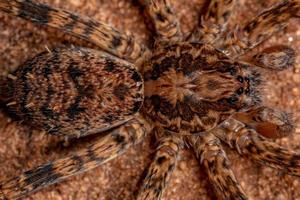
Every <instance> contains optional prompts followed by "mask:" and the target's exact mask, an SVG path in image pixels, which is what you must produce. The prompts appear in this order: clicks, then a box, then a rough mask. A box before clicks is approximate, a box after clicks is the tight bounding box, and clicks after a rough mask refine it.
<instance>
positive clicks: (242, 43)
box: [220, 0, 300, 56]
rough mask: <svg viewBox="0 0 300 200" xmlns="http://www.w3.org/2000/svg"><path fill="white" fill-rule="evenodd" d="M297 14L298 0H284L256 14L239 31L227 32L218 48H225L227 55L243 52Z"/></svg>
mask: <svg viewBox="0 0 300 200" xmlns="http://www.w3.org/2000/svg"><path fill="white" fill-rule="evenodd" d="M299 16H300V4H299V1H298V0H289V1H288V0H284V1H282V2H280V3H278V4H276V5H274V6H272V7H271V8H268V9H266V10H264V11H263V12H261V13H260V14H259V15H257V16H256V17H255V18H254V19H252V20H251V21H250V22H249V23H247V24H246V25H245V26H244V27H243V28H242V29H241V30H240V31H241V33H237V31H235V32H233V33H230V34H228V36H227V38H225V43H224V44H223V45H222V47H220V48H221V49H226V51H227V54H228V55H235V56H239V55H241V54H244V53H246V52H247V51H249V50H251V49H253V48H254V47H256V46H257V45H259V44H261V43H262V42H264V41H265V40H267V39H268V38H269V37H271V36H272V35H274V34H275V33H277V32H279V31H281V30H282V29H283V28H285V27H286V26H287V25H288V21H289V20H290V19H291V18H293V17H299Z"/></svg>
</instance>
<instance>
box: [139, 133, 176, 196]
mask: <svg viewBox="0 0 300 200" xmlns="http://www.w3.org/2000/svg"><path fill="white" fill-rule="evenodd" d="M181 146H182V140H181V138H179V137H177V136H176V135H169V136H165V137H163V138H162V139H161V140H160V145H159V146H158V147H157V150H156V154H155V157H154V160H153V162H152V163H151V165H150V166H149V168H148V169H147V174H146V177H145V179H144V181H143V185H142V187H141V189H140V191H139V193H138V196H137V200H146V199H147V200H158V199H161V196H162V193H163V191H164V188H165V187H166V185H167V183H168V181H169V179H170V177H171V174H172V172H173V170H174V168H175V166H176V164H177V160H178V152H179V150H180V149H181Z"/></svg>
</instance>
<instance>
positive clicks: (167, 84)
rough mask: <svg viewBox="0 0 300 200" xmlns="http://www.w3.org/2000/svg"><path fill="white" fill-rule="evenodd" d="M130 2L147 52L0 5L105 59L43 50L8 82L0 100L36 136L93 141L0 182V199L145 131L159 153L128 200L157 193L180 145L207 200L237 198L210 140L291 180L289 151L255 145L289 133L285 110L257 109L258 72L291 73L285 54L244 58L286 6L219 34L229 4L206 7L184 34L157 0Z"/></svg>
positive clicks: (108, 34)
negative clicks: (146, 37) (139, 13)
mask: <svg viewBox="0 0 300 200" xmlns="http://www.w3.org/2000/svg"><path fill="white" fill-rule="evenodd" d="M140 3H141V4H142V5H143V6H144V9H145V11H146V13H147V15H148V17H149V18H150V19H152V22H153V25H154V27H155V30H156V38H155V44H154V48H152V49H150V48H147V47H145V46H144V45H142V44H140V43H139V42H137V41H136V40H135V39H134V38H132V37H129V36H126V35H124V34H122V33H120V32H119V31H117V30H115V29H113V28H111V27H110V26H107V25H105V24H102V23H101V22H95V21H93V20H91V19H88V18H84V17H80V16H78V15H75V14H73V13H69V12H66V11H62V10H58V9H55V8H51V7H49V6H45V5H42V4H37V3H33V2H32V1H24V0H14V1H11V0H1V1H0V9H1V10H3V11H5V12H8V13H10V14H11V15H16V16H19V17H22V18H24V19H27V20H31V21H33V22H35V23H38V24H40V25H48V26H50V27H54V28H58V29H60V30H63V31H65V32H66V33H69V34H72V35H74V36H76V37H79V38H82V39H85V40H87V41H89V42H91V43H94V44H95V45H97V46H99V47H101V48H102V49H103V50H104V51H105V52H107V53H104V52H101V51H97V50H92V49H87V48H82V47H69V48H59V49H54V50H51V51H48V52H44V53H41V54H39V55H37V56H36V57H34V58H33V59H31V60H29V61H27V62H26V63H25V64H24V65H23V66H22V67H20V68H19V69H18V70H17V71H16V72H14V73H13V74H11V75H9V76H8V78H7V81H6V82H5V83H4V85H5V89H2V90H1V99H2V101H4V102H5V103H6V105H7V107H8V109H9V110H11V111H14V112H15V114H17V115H19V117H21V118H22V119H24V120H25V121H27V122H28V123H29V124H31V125H32V126H33V127H35V128H36V129H43V130H45V131H47V132H49V133H51V134H55V135H65V136H69V137H83V136H86V135H89V134H93V133H96V132H105V135H104V136H103V138H102V140H100V141H98V142H97V143H94V144H91V145H90V146H88V147H87V148H86V149H85V150H82V151H80V152H78V153H76V154H73V155H71V156H69V157H67V158H64V159H60V160H56V161H54V162H51V163H48V164H46V165H42V166H40V167H38V168H35V169H33V170H30V171H28V172H25V173H24V174H23V175H21V176H19V177H17V178H14V179H10V180H7V181H3V182H1V183H0V199H13V198H20V197H22V196H24V195H27V194H28V193H30V192H32V191H35V190H38V189H40V188H42V187H45V186H46V185H50V184H52V183H55V182H58V181H60V180H62V179H64V178H66V177H68V176H70V175H73V174H76V173H80V172H82V171H85V170H88V169H91V168H94V167H96V166H98V165H100V164H103V163H105V162H106V161H108V160H110V159H112V158H114V157H116V156H117V155H119V154H121V153H122V152H124V151H125V150H126V149H128V148H129V147H130V146H132V145H133V144H136V143H138V142H140V141H142V140H143V138H144V137H145V136H146V135H147V134H148V133H150V132H154V133H155V134H156V136H157V139H158V141H159V143H160V145H159V146H158V147H157V151H156V154H155V156H154V161H153V163H152V164H151V165H150V166H149V168H148V170H147V173H146V176H145V179H144V181H143V183H142V185H141V188H140V191H139V192H138V194H137V199H159V198H160V197H161V194H162V192H163V189H164V188H165V185H166V184H167V182H168V181H169V178H170V175H171V172H172V171H173V170H174V168H175V165H176V163H177V159H178V153H179V150H180V149H182V148H183V147H185V146H188V147H190V148H191V149H193V151H194V152H195V154H196V155H197V158H198V159H199V162H200V163H201V164H203V166H204V168H205V169H206V170H207V174H208V176H209V179H210V181H211V183H212V186H213V188H214V189H215V192H216V195H217V196H218V198H219V199H247V197H246V194H245V192H244V191H243V189H242V187H241V186H240V185H239V183H238V182H237V180H236V178H235V176H234V174H233V172H232V171H231V169H230V164H229V161H228V159H227V156H226V153H225V152H224V150H223V149H222V146H221V144H220V141H223V142H225V143H227V144H229V146H231V147H232V148H235V149H237V151H238V152H239V153H240V154H245V155H247V156H249V157H251V158H252V159H254V160H256V161H258V162H260V163H263V164H265V165H269V166H270V167H273V168H277V169H279V170H282V171H284V172H285V173H288V174H291V175H296V176H299V169H300V166H299V154H297V153H295V152H293V151H290V150H286V149H283V148H281V147H280V146H278V145H277V144H275V143H273V142H271V141H269V140H267V139H266V138H265V137H270V138H280V137H283V136H285V135H287V134H289V133H291V132H293V129H294V126H293V125H292V122H291V119H290V117H289V115H288V114H287V113H285V112H281V111H278V110H274V109H271V108H268V107H264V106H262V105H261V97H260V93H261V87H262V80H261V78H262V77H261V75H260V73H262V72H260V71H262V70H260V69H259V68H265V69H271V70H282V69H286V68H288V67H291V66H293V64H294V57H295V53H294V51H293V50H292V49H291V48H289V47H286V46H278V45H277V46H274V47H271V48H266V49H265V50H263V51H262V52H260V53H258V54H256V55H254V56H251V57H247V56H244V55H245V54H246V53H247V52H248V51H250V50H251V49H253V48H254V47H256V46H257V45H259V44H260V43H262V42H263V41H264V40H266V39H267V38H269V37H270V36H271V35H273V33H276V32H278V31H280V30H282V29H283V28H284V27H285V26H286V25H287V23H286V22H287V21H288V20H289V19H290V18H292V17H298V9H299V8H298V7H299V6H300V5H299V4H298V3H297V1H283V2H282V3H279V4H277V5H275V6H274V7H272V8H270V9H268V10H266V11H264V12H262V13H261V14H260V15H258V17H256V18H254V19H253V20H252V21H250V22H249V23H248V24H247V25H245V26H244V27H242V28H241V29H237V30H234V31H232V32H231V33H229V34H228V33H227V30H226V24H227V22H228V21H229V20H230V15H231V13H232V12H231V9H232V8H233V5H234V3H235V1H210V2H208V3H207V5H206V8H207V9H206V12H205V13H202V15H201V18H200V19H201V20H199V21H200V22H199V26H197V27H196V28H195V29H194V31H193V32H192V33H191V34H190V35H189V36H183V34H182V33H181V30H180V27H179V22H178V21H177V20H176V17H175V15H174V14H173V12H172V9H171V6H170V5H169V3H168V2H167V1H155V0H152V1H151V0H150V1H148V0H144V1H143V0H141V1H140ZM117 57H118V58H117Z"/></svg>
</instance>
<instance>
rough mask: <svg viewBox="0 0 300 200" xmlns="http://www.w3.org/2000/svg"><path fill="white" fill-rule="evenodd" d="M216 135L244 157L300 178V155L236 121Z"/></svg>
mask: <svg viewBox="0 0 300 200" xmlns="http://www.w3.org/2000/svg"><path fill="white" fill-rule="evenodd" d="M214 134H215V135H216V136H217V137H218V138H220V139H221V140H223V141H224V142H226V143H227V144H228V145H230V146H231V147H234V148H236V149H237V150H238V152H239V153H240V154H242V155H247V156H249V157H250V158H252V159H253V160H255V161H257V162H259V163H261V164H263V165H265V166H269V167H272V168H275V169H278V170H281V171H282V172H283V173H287V174H290V175H294V176H300V153H298V152H295V151H293V150H289V149H285V148H283V147H281V146H280V145H278V144H276V143H274V142H272V141H269V140H267V139H266V138H264V137H263V136H261V135H259V134H258V133H257V132H256V131H255V130H254V129H249V128H246V127H245V125H244V124H243V123H241V122H239V121H237V120H235V119H229V120H227V121H225V122H223V124H222V125H221V126H219V127H218V128H216V129H215V131H214Z"/></svg>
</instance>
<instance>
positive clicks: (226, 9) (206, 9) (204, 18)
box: [189, 0, 236, 44]
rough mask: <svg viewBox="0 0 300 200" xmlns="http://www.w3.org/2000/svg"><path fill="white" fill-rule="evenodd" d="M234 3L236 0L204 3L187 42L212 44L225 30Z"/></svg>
mask: <svg viewBox="0 0 300 200" xmlns="http://www.w3.org/2000/svg"><path fill="white" fill-rule="evenodd" d="M235 3H236V0H210V1H206V4H205V5H204V6H203V9H202V11H201V14H200V16H199V23H198V25H197V27H196V28H195V29H194V32H193V33H192V35H191V36H190V38H189V40H191V41H201V42H204V43H210V44H213V43H214V42H215V41H216V40H217V39H219V38H220V36H221V34H222V33H223V32H224V31H225V30H226V28H227V24H228V22H229V20H230V17H231V16H232V14H233V11H234V5H235Z"/></svg>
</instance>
